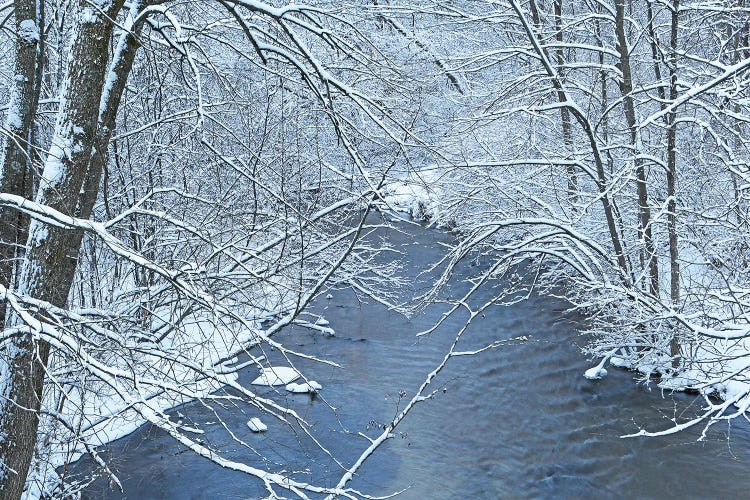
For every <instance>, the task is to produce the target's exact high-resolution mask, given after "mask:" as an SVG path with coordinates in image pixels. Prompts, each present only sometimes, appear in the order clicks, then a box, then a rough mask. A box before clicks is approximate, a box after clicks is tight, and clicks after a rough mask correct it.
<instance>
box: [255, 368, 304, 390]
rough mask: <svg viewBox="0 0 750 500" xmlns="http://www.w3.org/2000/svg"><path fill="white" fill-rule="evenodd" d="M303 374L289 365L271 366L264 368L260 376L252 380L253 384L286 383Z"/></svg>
mask: <svg viewBox="0 0 750 500" xmlns="http://www.w3.org/2000/svg"><path fill="white" fill-rule="evenodd" d="M301 376H302V375H301V374H300V372H298V371H297V370H295V369H294V368H291V367H289V366H269V367H268V368H263V369H262V370H261V372H260V376H258V378H256V379H255V380H253V381H252V384H253V385H270V386H274V385H286V384H289V383H291V382H294V381H295V380H297V379H298V378H300V377H301Z"/></svg>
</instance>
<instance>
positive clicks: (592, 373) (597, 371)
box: [583, 365, 607, 380]
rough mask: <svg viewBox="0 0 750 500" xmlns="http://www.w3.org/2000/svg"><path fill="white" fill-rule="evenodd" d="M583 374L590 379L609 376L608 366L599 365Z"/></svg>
mask: <svg viewBox="0 0 750 500" xmlns="http://www.w3.org/2000/svg"><path fill="white" fill-rule="evenodd" d="M583 376H584V377H586V378H587V379H589V380H599V379H602V378H604V377H606V376H607V370H606V368H603V367H602V366H599V365H597V366H594V367H592V368H589V369H588V370H586V372H585V373H584V374H583Z"/></svg>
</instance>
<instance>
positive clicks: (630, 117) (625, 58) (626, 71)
mask: <svg viewBox="0 0 750 500" xmlns="http://www.w3.org/2000/svg"><path fill="white" fill-rule="evenodd" d="M615 18H616V19H615V24H616V27H615V30H616V35H617V50H618V53H619V55H620V61H619V67H620V71H621V72H622V79H621V80H620V91H621V93H622V98H623V108H624V110H625V119H626V121H627V124H628V128H629V129H630V141H631V144H632V146H633V154H634V156H635V171H636V190H637V195H638V233H639V238H640V239H641V240H642V241H643V244H644V249H645V259H644V263H643V270H644V272H645V274H646V276H647V277H648V278H650V280H648V281H649V291H650V292H651V294H652V295H654V296H656V297H658V296H659V265H658V262H657V258H656V251H655V248H654V239H653V234H652V228H651V207H650V206H649V201H648V185H647V180H646V167H645V165H644V164H643V160H642V159H641V158H639V155H640V153H641V151H640V150H641V148H640V138H639V133H638V125H637V123H636V114H635V103H634V102H633V77H632V73H631V67H630V53H629V46H628V42H627V37H626V34H625V0H616V2H615Z"/></svg>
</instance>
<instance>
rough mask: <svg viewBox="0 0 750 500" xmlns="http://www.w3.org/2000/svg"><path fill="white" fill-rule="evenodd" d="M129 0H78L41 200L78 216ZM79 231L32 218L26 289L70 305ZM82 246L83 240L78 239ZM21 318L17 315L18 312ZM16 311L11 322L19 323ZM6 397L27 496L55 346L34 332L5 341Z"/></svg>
mask: <svg viewBox="0 0 750 500" xmlns="http://www.w3.org/2000/svg"><path fill="white" fill-rule="evenodd" d="M123 3H124V0H117V1H114V2H111V3H109V4H107V5H106V11H105V12H100V11H98V10H96V9H95V8H94V7H93V6H92V3H91V2H88V1H86V0H79V1H78V12H77V18H76V25H75V30H76V31H75V34H74V36H73V44H72V46H71V47H70V55H69V58H68V64H67V73H66V78H65V84H64V86H63V90H62V104H61V108H60V110H59V112H58V117H57V124H56V126H55V134H54V136H53V139H52V145H51V149H50V152H49V155H48V157H47V161H46V163H45V167H44V172H43V174H42V183H41V185H40V188H39V193H38V195H37V197H36V201H37V202H38V203H40V204H43V205H48V206H50V207H52V208H54V209H56V210H58V211H60V212H62V213H65V214H67V215H75V214H76V212H77V208H78V205H79V193H80V191H81V189H82V187H83V184H84V180H85V178H86V175H87V171H88V167H89V163H90V160H91V151H92V148H93V146H94V143H95V137H96V132H97V121H98V116H99V103H100V99H101V95H102V89H103V87H104V83H105V75H106V73H107V59H108V48H109V42H110V38H111V36H112V22H111V21H110V18H114V17H116V16H117V13H118V12H119V10H120V9H121V8H122V4H123ZM75 239H76V235H75V233H72V232H71V231H66V230H64V229H61V228H56V227H51V226H46V225H45V224H43V223H41V222H38V221H32V223H31V226H30V231H29V239H28V244H27V246H28V250H27V254H26V257H25V259H24V262H23V268H22V271H21V277H20V285H19V290H20V292H21V293H24V294H27V295H29V296H32V297H34V298H37V299H41V300H44V301H47V302H50V303H52V304H54V305H56V306H59V307H64V306H65V304H66V302H67V298H68V293H69V292H70V287H71V284H72V282H73V277H74V274H75V269H76V265H77V259H78V250H79V248H77V247H76V246H75ZM78 242H79V246H80V238H78ZM13 316H15V315H13ZM13 316H11V317H10V318H9V320H10V321H15V322H20V321H19V320H17V319H16V318H14V317H13ZM4 351H5V352H4V353H3V354H4V358H5V359H4V361H5V362H6V363H7V364H6V365H5V366H3V367H2V368H3V370H4V371H5V373H4V375H5V376H4V377H3V380H2V383H3V385H4V387H2V396H3V398H2V401H1V402H0V405H1V406H0V410H1V411H0V461H2V464H3V471H2V472H3V473H2V476H1V477H0V491H1V492H2V497H3V498H7V499H15V498H20V496H21V494H22V492H23V488H24V484H25V482H26V477H27V475H28V470H29V465H30V463H31V460H32V457H33V454H34V448H35V445H36V439H37V430H38V425H39V420H38V411H39V408H40V405H41V399H42V388H43V383H44V374H45V367H46V363H47V359H48V357H49V351H50V346H49V344H48V343H47V342H45V341H44V340H43V339H42V340H40V339H35V338H34V336H33V335H32V333H27V334H23V335H21V336H20V337H19V338H16V339H14V340H13V341H11V344H10V345H6V346H5V350H4Z"/></svg>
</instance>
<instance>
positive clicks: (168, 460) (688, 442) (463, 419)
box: [71, 226, 750, 500]
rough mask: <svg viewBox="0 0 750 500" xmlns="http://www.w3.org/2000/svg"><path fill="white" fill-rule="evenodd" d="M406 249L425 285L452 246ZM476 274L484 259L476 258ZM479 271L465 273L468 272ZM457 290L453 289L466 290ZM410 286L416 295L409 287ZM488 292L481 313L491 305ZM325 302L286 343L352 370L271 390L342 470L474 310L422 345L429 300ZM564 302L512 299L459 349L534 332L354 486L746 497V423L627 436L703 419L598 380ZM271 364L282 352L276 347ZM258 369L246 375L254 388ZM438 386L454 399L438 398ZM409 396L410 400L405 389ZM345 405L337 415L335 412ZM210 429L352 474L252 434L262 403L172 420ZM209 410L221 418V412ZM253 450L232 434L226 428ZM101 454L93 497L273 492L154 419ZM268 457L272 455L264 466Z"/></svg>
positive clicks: (621, 378) (235, 453)
mask: <svg viewBox="0 0 750 500" xmlns="http://www.w3.org/2000/svg"><path fill="white" fill-rule="evenodd" d="M386 236H387V237H388V238H389V240H390V241H391V243H392V244H393V245H394V246H396V247H397V248H399V249H401V250H402V251H403V252H404V256H403V262H404V272H406V273H408V275H409V276H414V277H415V278H414V280H413V282H414V283H416V285H415V286H416V287H417V288H418V287H419V286H421V285H419V283H421V282H420V280H418V279H416V276H417V275H418V273H419V271H420V270H422V269H424V268H425V267H426V265H427V264H429V263H432V262H434V261H435V260H437V259H438V258H439V257H440V255H441V252H443V251H444V250H443V248H442V247H441V246H440V243H445V242H447V241H449V236H447V235H445V234H443V233H441V232H439V231H435V230H430V229H425V228H422V227H419V226H409V227H407V228H406V230H405V231H404V232H400V231H395V230H391V231H388V233H387V235H386ZM478 265H480V266H481V265H487V263H482V262H480V263H479V264H478ZM470 271H471V268H469V267H467V268H466V273H468V272H470ZM462 289H465V285H464V284H462V283H459V282H458V281H457V282H456V283H455V284H454V285H453V289H452V290H447V291H446V292H445V293H453V294H457V293H460V291H461V290H462ZM413 292H414V290H409V293H413ZM492 293H493V291H492V290H491V288H489V287H488V288H486V289H485V290H483V291H481V292H479V294H478V295H477V296H476V297H475V302H476V303H482V302H484V301H485V300H487V299H489V298H490V297H491V294H492ZM332 295H333V298H331V299H326V298H321V299H319V300H318V301H317V302H316V303H314V304H313V305H312V306H311V308H310V309H311V311H312V312H315V313H319V314H323V315H324V316H325V317H326V318H327V319H328V320H329V321H330V324H331V327H332V328H334V329H335V330H336V336H334V337H328V336H325V335H322V334H320V333H315V332H313V331H311V330H308V329H305V328H301V327H293V328H289V329H287V330H286V331H285V332H282V333H281V334H280V335H279V337H277V338H278V339H279V340H281V341H282V342H283V343H284V344H286V345H288V346H290V347H293V348H295V349H298V350H302V351H304V352H307V353H310V354H314V355H317V356H322V357H325V358H327V359H331V360H335V361H336V362H338V363H339V364H340V365H341V366H342V368H333V367H330V366H326V365H322V364H319V363H315V362H309V361H305V360H299V362H298V363H296V364H297V366H298V368H301V369H302V371H303V372H304V373H305V374H306V376H308V377H309V378H311V379H314V380H317V381H318V382H320V383H321V384H322V385H323V390H322V391H321V393H320V395H318V396H317V397H310V396H309V395H306V394H300V395H291V394H287V393H285V392H284V391H283V388H282V391H281V393H275V392H274V391H272V390H270V389H269V390H267V391H266V393H267V394H268V395H269V396H273V397H274V398H276V399H277V400H279V401H280V402H283V403H287V404H289V405H290V406H291V407H292V408H294V409H296V410H297V411H298V412H299V413H300V414H301V415H302V416H303V417H305V418H306V419H307V420H308V421H310V422H311V423H313V425H314V430H315V433H316V435H317V436H318V437H319V438H320V440H321V442H323V443H324V444H325V446H327V447H328V449H329V450H330V451H331V452H332V453H333V454H334V456H336V457H338V458H339V459H341V460H342V461H343V463H345V464H350V463H351V462H352V461H353V460H355V459H356V457H358V456H359V454H360V453H361V452H362V450H364V449H365V448H366V447H367V445H368V442H367V441H366V440H365V439H363V438H362V437H361V436H358V435H357V433H358V432H362V433H365V434H367V435H369V436H371V437H375V435H376V434H377V429H376V428H375V424H379V423H383V422H388V421H390V419H391V418H392V417H393V415H394V414H395V413H396V412H397V411H398V408H399V407H401V406H403V404H404V400H401V396H400V395H399V394H400V393H401V394H403V393H405V398H410V397H411V396H412V395H413V393H414V391H415V389H416V388H417V387H418V386H419V384H420V383H421V381H422V380H423V379H424V377H425V375H426V374H427V373H428V372H429V371H431V370H432V369H433V368H434V367H435V366H436V365H437V364H438V363H439V361H440V360H441V359H442V356H443V354H444V352H445V349H446V346H447V345H448V343H449V342H450V341H451V340H452V338H453V335H454V334H455V332H456V331H457V329H458V328H460V326H461V324H462V323H463V320H464V319H465V315H463V316H462V315H460V314H459V315H456V316H455V317H453V318H451V319H450V320H449V321H448V322H447V323H446V324H445V325H444V326H443V327H442V328H441V329H440V330H439V331H437V332H436V333H434V334H432V335H431V336H429V337H426V338H421V339H417V338H416V337H415V333H416V332H419V331H422V330H424V329H426V328H428V327H429V326H431V325H432V324H433V323H434V322H435V321H436V319H437V318H438V317H439V316H440V314H441V313H442V312H443V311H444V309H445V308H444V307H442V306H438V305H435V306H432V307H429V308H428V309H427V310H426V311H424V312H423V313H421V314H418V315H416V316H414V317H412V318H411V319H407V318H404V317H403V316H400V315H398V314H396V313H393V312H390V311H388V310H387V309H386V308H385V307H384V306H382V305H380V304H377V303H372V302H370V303H367V302H361V301H359V300H358V299H357V297H356V296H355V295H354V294H353V293H352V292H351V291H348V290H338V291H333V292H332ZM565 306H566V305H565V303H564V302H562V301H561V300H559V299H555V298H550V297H541V296H532V297H530V298H529V299H528V300H526V301H523V302H520V303H517V304H515V305H512V306H509V307H504V306H493V307H491V308H490V309H488V310H487V311H486V314H485V316H484V317H483V318H477V319H476V321H475V322H474V323H473V324H472V326H471V327H470V329H469V331H468V332H467V334H466V336H467V338H466V344H465V345H464V349H471V348H475V347H479V346H482V345H484V344H486V343H488V342H491V341H492V340H495V339H506V338H514V337H519V336H528V339H529V340H528V341H526V342H511V343H509V344H507V345H503V346H502V347H499V348H497V349H492V350H488V351H485V352H483V353H481V354H479V355H477V356H475V357H460V358H456V359H453V360H451V361H450V363H449V365H448V367H447V368H446V370H445V371H444V372H443V373H442V374H441V375H440V376H439V377H438V379H437V380H436V381H435V383H434V387H435V388H440V389H441V390H440V391H438V393H437V395H436V397H435V398H434V399H432V400H429V401H425V402H423V403H420V404H419V405H418V406H417V407H416V408H415V409H414V410H413V412H412V413H411V414H409V416H408V417H407V418H406V419H405V420H404V422H403V423H402V424H401V425H400V426H399V428H398V429H397V432H396V436H395V437H394V438H393V439H391V440H389V441H388V442H386V443H385V444H384V445H383V446H382V448H381V449H380V450H378V451H377V452H376V454H375V455H374V456H372V457H371V458H370V460H368V462H367V463H366V464H365V465H364V467H363V468H362V469H361V471H360V474H359V475H358V476H357V477H355V479H354V480H353V481H352V483H351V486H352V487H354V488H358V489H359V490H361V491H363V492H365V493H367V494H372V495H385V494H389V493H393V492H396V491H400V490H404V491H403V493H402V494H401V495H400V496H399V497H398V498H404V499H482V498H488V499H491V498H507V497H534V498H549V497H554V498H561V497H563V498H565V497H567V498H570V497H575V498H581V497H586V498H591V497H596V498H623V497H681V498H706V497H745V496H746V495H747V491H748V489H750V475H748V474H747V471H748V467H749V466H750V425H748V423H747V422H745V421H739V420H737V421H736V422H733V423H732V425H731V427H730V426H727V425H726V424H721V425H717V426H716V427H715V429H714V430H712V431H711V432H710V433H709V436H708V439H706V440H705V441H703V442H697V441H696V439H697V437H698V433H697V432H692V431H688V432H685V433H681V434H677V435H673V436H668V437H662V438H630V439H622V438H620V436H621V435H623V434H626V433H630V432H633V431H636V430H638V428H639V426H646V427H648V428H650V429H661V428H665V427H667V426H669V425H670V422H671V420H670V419H671V418H673V417H675V416H679V418H685V417H686V416H689V415H692V414H694V412H695V411H697V409H698V408H699V407H700V403H701V399H696V397H695V396H691V395H686V394H676V395H670V394H662V393H661V391H660V390H659V389H658V388H657V387H656V386H655V385H654V384H653V383H652V384H650V385H636V384H634V383H633V374H632V373H629V372H627V371H623V370H618V369H614V368H612V369H610V370H609V376H608V377H607V378H606V379H604V380H602V381H589V380H586V379H585V378H584V377H583V372H584V371H585V370H586V369H587V368H589V367H590V366H592V362H591V361H589V360H587V359H586V358H585V357H584V356H583V355H582V354H581V352H580V348H579V345H580V344H581V343H583V342H585V340H586V339H585V338H584V337H582V336H581V335H580V333H579V325H578V318H577V317H576V316H575V315H572V314H569V313H566V312H565V309H566V307H565ZM269 355H270V356H271V358H272V359H278V358H274V354H273V353H269ZM256 375H257V369H256V368H254V367H250V368H247V369H245V370H244V371H243V372H242V373H241V374H240V381H241V382H244V383H246V384H249V382H250V381H251V380H252V379H253V378H254V377H255V376H256ZM443 389H444V391H443ZM402 391H403V392H402ZM332 408H335V411H334V410H333V409H332ZM177 411H179V413H180V414H181V415H184V418H185V420H186V421H187V422H188V423H190V422H196V423H197V424H200V426H201V427H202V428H203V429H204V430H205V431H206V433H205V435H203V436H201V437H202V439H204V440H205V441H206V442H207V443H209V444H210V445H211V446H213V447H215V448H218V449H220V450H222V452H224V453H225V454H226V455H228V456H230V457H233V458H235V459H238V460H243V461H245V462H247V463H250V464H251V465H256V466H264V467H269V468H271V469H272V470H276V471H281V470H297V471H303V473H301V474H298V475H296V476H295V477H296V478H298V479H300V480H306V481H314V482H317V484H321V483H322V484H325V485H334V484H335V483H336V482H337V480H338V478H339V477H340V476H341V474H342V470H341V469H340V468H339V467H338V466H337V465H336V464H335V463H333V462H332V461H331V460H330V459H329V458H328V457H326V455H325V454H323V453H322V452H321V451H320V450H318V449H317V448H316V447H315V446H314V445H312V443H311V442H310V440H309V439H307V438H305V437H303V436H299V435H295V434H294V433H292V432H290V430H289V428H287V427H285V426H284V425H283V424H281V423H277V422H274V421H272V419H270V418H267V417H266V418H263V420H264V422H265V423H266V424H268V426H269V429H268V431H267V432H266V433H263V434H253V433H251V432H250V431H249V430H248V429H247V427H246V422H247V420H248V419H249V418H250V417H252V416H257V414H256V413H255V412H254V410H253V408H251V407H250V406H249V405H248V406H242V405H232V406H229V407H227V408H217V407H214V409H213V410H209V409H208V408H206V407H205V406H203V405H201V404H198V403H192V404H189V405H185V406H183V407H181V408H179V409H178V410H175V412H173V413H176V412H177ZM214 411H215V412H216V413H214ZM217 417H221V418H223V419H224V420H225V422H226V424H227V426H228V427H229V428H230V429H231V430H232V431H233V432H235V433H236V434H237V435H238V436H239V437H240V438H241V439H242V440H244V441H245V442H246V443H247V445H248V446H241V445H239V444H237V443H236V442H235V441H233V440H232V439H231V437H230V436H229V435H228V434H227V432H226V431H225V429H224V428H223V427H222V426H221V425H219V423H218V418H217ZM104 455H105V456H106V457H107V458H108V459H109V461H110V465H111V467H112V468H113V469H114V470H115V471H117V473H118V477H119V478H120V480H121V481H122V483H123V486H124V489H125V493H124V494H122V493H119V492H117V491H114V490H112V489H110V487H109V483H108V481H107V480H106V479H104V478H103V479H99V480H97V481H95V482H94V483H93V484H91V485H90V486H89V487H88V488H87V489H86V490H85V491H84V493H83V498H91V499H99V498H107V499H117V498H129V499H188V498H189V499H213V500H219V499H235V498H237V499H239V498H242V499H247V498H259V497H264V496H265V495H266V492H265V490H264V489H263V487H262V485H261V484H260V483H259V481H257V480H255V479H254V478H252V477H249V476H245V475H243V474H241V473H238V472H232V471H228V470H225V469H222V468H220V467H218V466H216V465H213V464H212V463H210V462H208V461H207V460H205V459H202V458H199V457H197V456H195V455H194V454H192V453H191V452H188V451H186V450H185V449H184V447H182V446H180V445H178V444H177V443H176V442H175V441H174V440H172V439H171V438H170V437H169V436H167V435H166V434H165V433H164V432H163V431H161V430H159V429H157V428H154V427H152V426H150V425H146V426H143V427H141V428H140V429H139V430H138V431H136V432H134V433H133V434H131V435H129V436H127V437H125V438H123V439H120V440H118V441H115V442H113V443H111V444H110V445H109V446H108V447H107V450H105V453H104ZM261 457H263V458H261ZM91 469H92V464H91V462H90V461H89V460H88V459H85V458H84V459H82V460H80V461H79V462H78V463H76V464H74V465H73V466H71V472H72V473H73V474H80V475H85V474H86V473H88V472H89V471H90V470H91Z"/></svg>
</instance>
